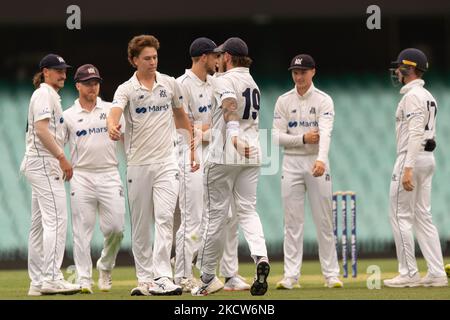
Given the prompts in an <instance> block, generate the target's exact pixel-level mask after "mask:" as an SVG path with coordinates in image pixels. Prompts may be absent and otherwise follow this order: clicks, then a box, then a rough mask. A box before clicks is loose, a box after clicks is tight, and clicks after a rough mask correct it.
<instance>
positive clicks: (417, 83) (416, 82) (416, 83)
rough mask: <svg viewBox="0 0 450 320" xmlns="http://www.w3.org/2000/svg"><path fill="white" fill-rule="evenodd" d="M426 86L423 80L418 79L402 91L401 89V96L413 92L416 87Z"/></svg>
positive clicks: (405, 86)
mask: <svg viewBox="0 0 450 320" xmlns="http://www.w3.org/2000/svg"><path fill="white" fill-rule="evenodd" d="M424 84H425V81H423V80H422V79H416V80H413V81H411V82H410V83H408V84H405V85H404V86H403V87H402V88H401V89H400V93H401V94H405V93H407V92H408V91H409V90H411V89H412V88H414V87H419V86H420V87H423V86H424Z"/></svg>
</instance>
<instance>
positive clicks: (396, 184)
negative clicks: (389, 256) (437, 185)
mask: <svg viewBox="0 0 450 320" xmlns="http://www.w3.org/2000/svg"><path fill="white" fill-rule="evenodd" d="M405 158H406V153H402V154H400V155H399V156H398V157H397V160H396V162H395V166H394V171H393V174H392V180H391V188H390V220H391V225H392V231H393V234H394V240H395V247H396V251H397V258H398V263H399V264H398V271H399V273H400V274H401V275H409V276H410V277H412V276H414V275H415V274H416V273H417V272H418V268H417V262H416V258H415V253H414V236H413V231H414V232H415V234H416V237H417V242H418V243H419V247H420V250H421V251H422V254H423V256H424V258H425V260H426V262H427V267H428V272H429V273H430V275H432V276H445V271H444V261H443V257H442V250H441V243H440V241H439V234H438V230H437V228H436V227H435V225H434V224H433V220H432V217H431V182H432V178H433V173H434V168H435V161H434V155H433V153H432V152H426V151H423V152H421V153H419V155H418V157H417V159H416V164H415V167H414V169H413V184H414V190H413V191H406V190H405V189H404V188H403V184H402V178H403V169H404V164H405Z"/></svg>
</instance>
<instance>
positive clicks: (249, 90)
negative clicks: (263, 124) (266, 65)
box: [207, 67, 261, 165]
mask: <svg viewBox="0 0 450 320" xmlns="http://www.w3.org/2000/svg"><path fill="white" fill-rule="evenodd" d="M212 84H213V94H214V99H213V103H212V108H211V114H212V125H211V142H210V145H209V149H208V155H207V161H209V162H212V163H218V164H227V165H260V163H261V147H260V143H259V133H258V130H259V128H258V121H259V108H260V96H261V95H260V91H259V88H258V86H257V85H256V83H255V81H254V80H253V78H252V76H251V75H250V71H249V69H248V68H244V67H238V68H233V69H230V70H228V71H226V72H224V73H221V74H219V75H217V76H216V77H214V78H212ZM226 98H234V99H236V101H237V111H236V112H237V113H238V114H239V125H240V129H239V138H240V139H241V140H243V141H245V142H247V144H248V145H249V146H251V147H254V148H255V149H256V150H257V153H256V156H255V157H253V158H250V159H246V158H245V157H243V156H241V155H240V154H239V153H238V152H237V151H236V149H235V147H234V146H233V144H232V142H231V137H229V136H227V135H226V123H225V120H224V118H223V111H222V102H223V100H224V99H226Z"/></svg>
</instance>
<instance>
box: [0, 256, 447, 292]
mask: <svg viewBox="0 0 450 320" xmlns="http://www.w3.org/2000/svg"><path fill="white" fill-rule="evenodd" d="M418 262H419V268H420V270H421V271H422V272H421V275H422V276H424V274H425V271H426V265H425V262H424V261H423V260H419V261H418ZM447 263H448V261H447ZM370 265H377V266H379V268H380V270H381V280H383V279H386V278H390V277H393V276H395V275H396V270H397V262H396V260H394V259H375V260H360V261H358V271H359V275H358V277H357V278H356V279H353V278H348V279H343V281H344V288H342V289H329V288H325V287H323V277H322V275H321V273H320V265H319V263H318V261H306V262H305V263H304V264H303V270H302V271H303V272H302V276H301V279H300V284H301V286H302V287H301V288H300V289H294V290H276V289H275V284H276V282H277V281H279V280H281V278H282V272H283V265H282V263H281V262H274V263H272V264H271V273H270V276H269V290H268V292H267V294H266V295H265V296H263V297H252V296H251V295H250V293H249V292H225V291H220V292H218V293H215V294H213V295H210V296H207V297H192V296H191V295H190V294H185V293H184V294H183V295H182V296H176V297H153V296H150V297H131V296H130V294H129V292H130V290H131V289H132V288H133V287H134V286H135V285H136V280H135V274H134V268H133V267H120V268H116V269H115V270H114V272H113V289H112V291H111V292H108V293H104V292H99V291H98V289H97V287H96V286H94V288H93V289H94V294H92V295H85V294H83V295H81V294H77V295H72V296H63V295H57V296H42V297H28V296H27V291H28V285H29V279H28V274H27V271H26V270H20V271H0V284H1V285H0V299H14V300H15V299H33V300H39V299H69V300H70V299H77V300H79V299H86V300H96V299H99V300H116V299H119V300H123V299H132V300H138V299H141V300H149V299H150V300H158V299H170V300H188V299H189V300H190V299H220V300H236V299H258V300H288V299H369V300H378V299H388V300H393V299H432V300H437V299H447V300H448V299H450V287H446V288H423V287H419V288H402V289H396V288H386V287H384V286H383V284H382V281H381V289H372V290H369V289H368V288H367V285H366V283H367V278H368V277H369V276H371V274H368V273H366V272H367V267H368V266H370ZM253 272H254V265H253V264H250V263H242V264H241V265H240V274H241V275H242V276H244V277H245V278H246V279H247V280H248V281H249V282H250V281H251V279H252V278H253ZM349 273H351V266H350V265H349ZM97 276H98V274H97V271H96V270H95V271H94V279H95V280H96V279H97ZM68 277H70V274H66V279H67V278H68Z"/></svg>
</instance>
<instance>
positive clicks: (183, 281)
mask: <svg viewBox="0 0 450 320" xmlns="http://www.w3.org/2000/svg"><path fill="white" fill-rule="evenodd" d="M175 284H176V285H178V286H180V287H181V289H182V290H183V292H191V291H192V289H194V288H195V287H196V286H197V280H196V279H195V278H184V277H183V278H176V279H175Z"/></svg>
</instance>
